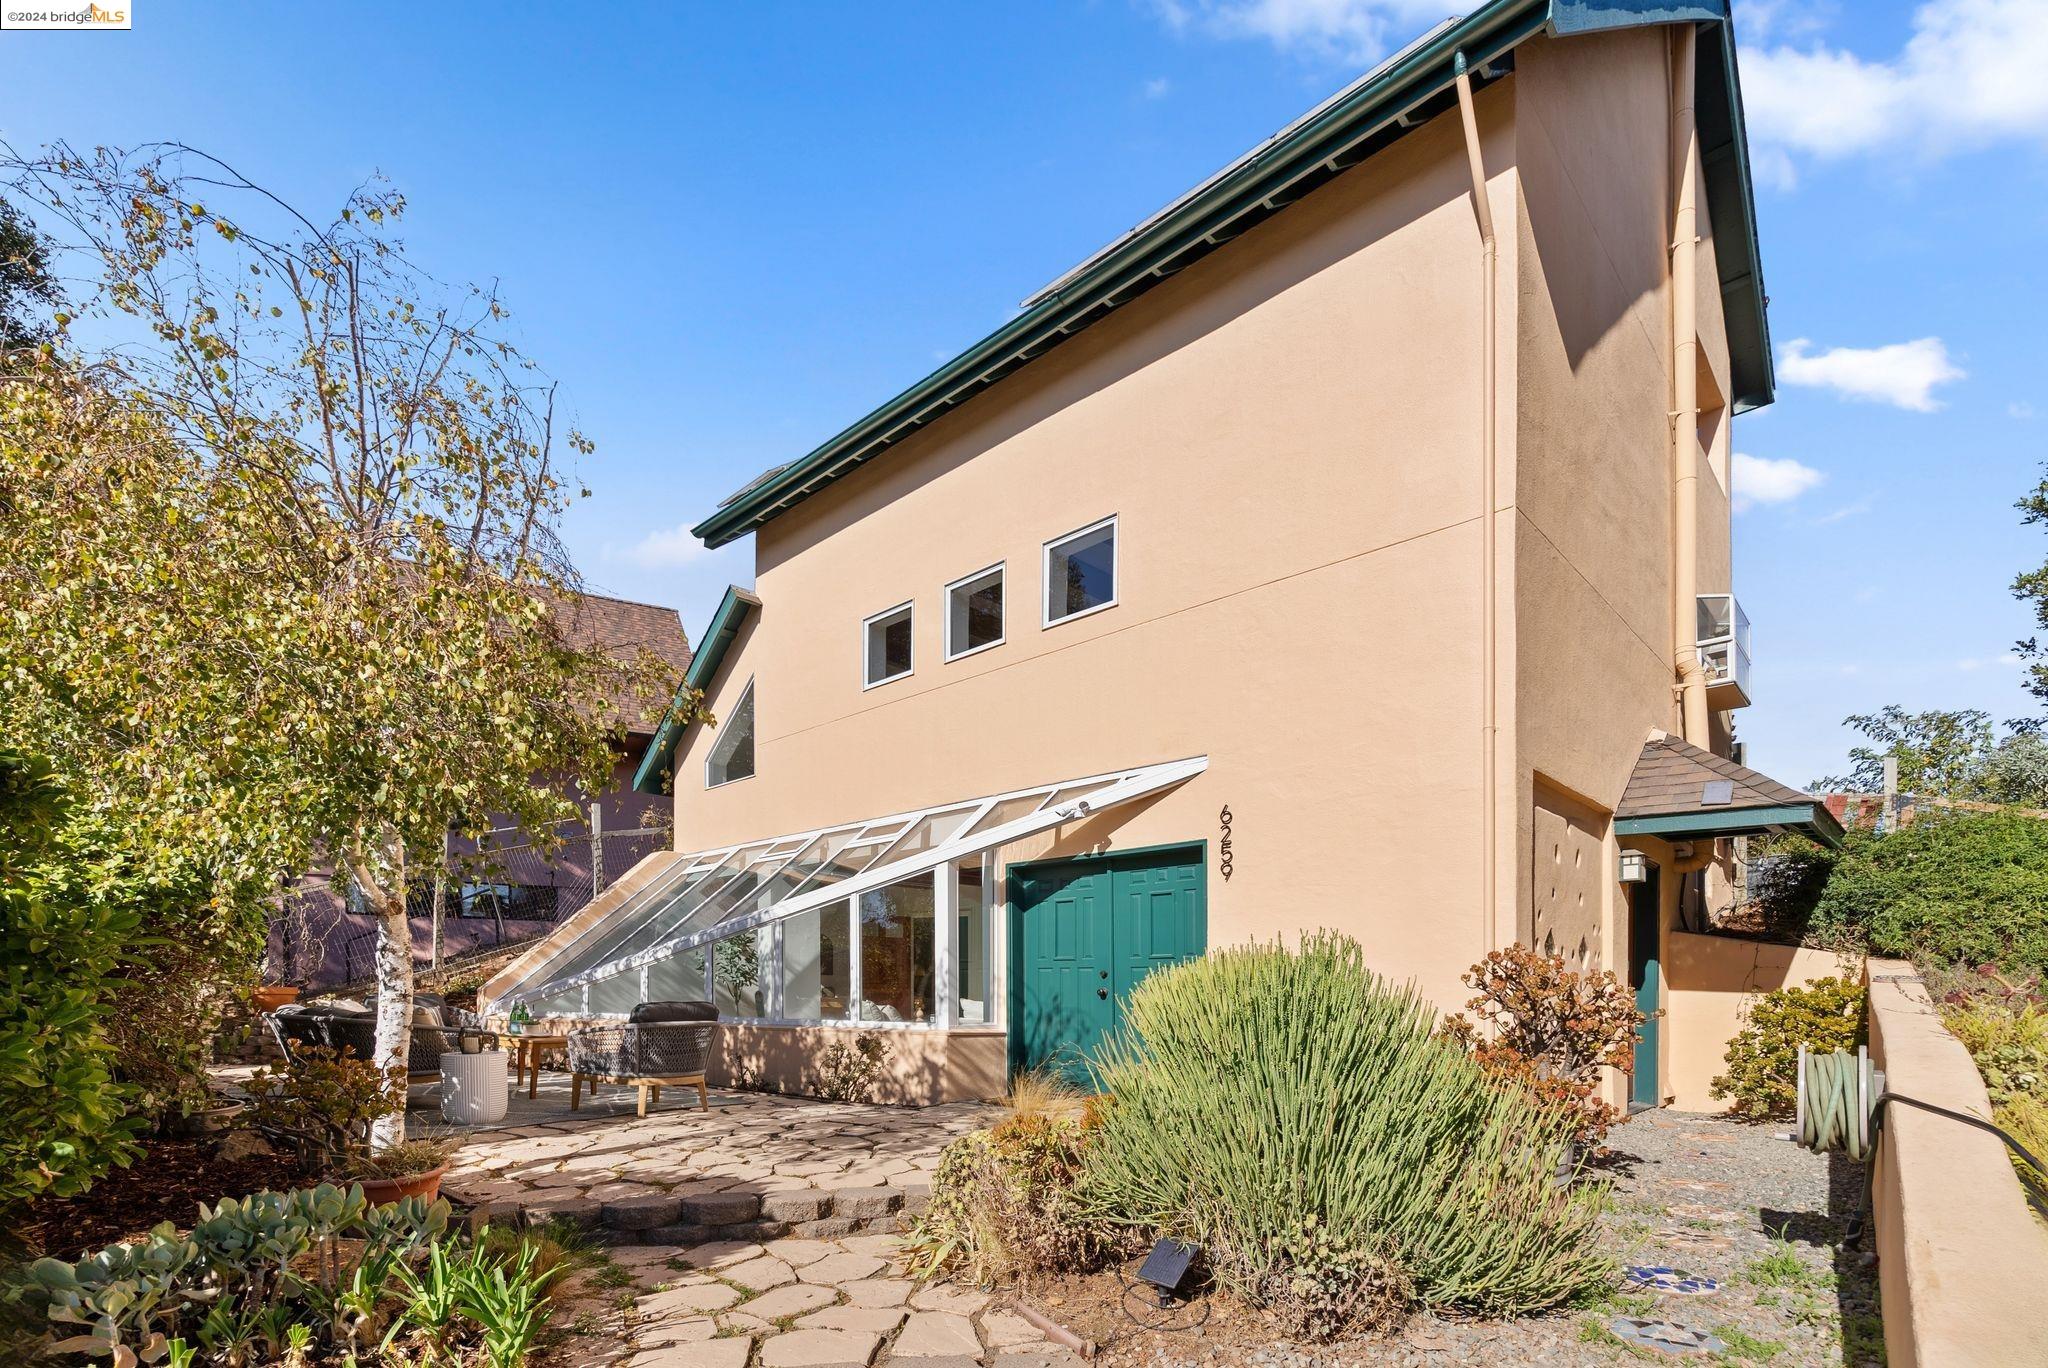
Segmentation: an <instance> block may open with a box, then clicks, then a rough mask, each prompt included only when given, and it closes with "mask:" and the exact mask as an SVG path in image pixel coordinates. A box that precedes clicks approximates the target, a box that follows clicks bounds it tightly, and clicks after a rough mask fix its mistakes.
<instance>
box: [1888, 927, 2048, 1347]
mask: <svg viewBox="0 0 2048 1368" xmlns="http://www.w3.org/2000/svg"><path fill="white" fill-rule="evenodd" d="M1869 983H1870V1053H1871V1057H1872V1059H1873V1060H1874V1061H1875V1062H1876V1064H1877V1067H1878V1068H1880V1069H1882V1070H1884V1071H1885V1087H1886V1089H1887V1090H1888V1091H1891V1092H1894V1093H1901V1094H1904V1095H1905V1096H1908V1097H1913V1098H1918V1099H1919V1100H1921V1101H1923V1102H1928V1103H1932V1104H1933V1105H1935V1106H1938V1107H1946V1108H1948V1109H1949V1110H1951V1111H1959V1112H1963V1113H1965V1114H1967V1115H1971V1116H1980V1117H1985V1118H1987V1119H1988V1118H1989V1117H1990V1115H1991V1100H1990V1098H1989V1097H1988V1096H1986V1095H1985V1092H1984V1082H1983V1079H1982V1078H1981V1077H1980V1076H1979V1075H1978V1073H1977V1068H1976V1066H1975V1065H1974V1064H1973V1063H1971V1061H1970V1056H1969V1052H1968V1051H1966V1050H1965V1049H1964V1048H1963V1046H1962V1043H1961V1042H1960V1041H1958V1040H1957V1039H1956V1038H1955V1037H1954V1036H1952V1035H1950V1034H1949V1033H1948V1031H1947V1030H1946V1029H1944V1028H1943V1026H1942V1024H1941V1017H1940V1015H1939V1014H1938V1013H1937V1012H1936V1011H1935V1008H1934V1004H1933V1002H1931V1001H1930V1000H1929V998H1928V996H1927V990H1926V989H1925V988H1924V987H1922V986H1921V984H1920V981H1919V978H1918V976H1917V975H1916V974H1915V973H1914V970H1913V966H1912V965H1911V964H1908V963H1906V962H1905V961H1903V960H1881V959H1873V960H1871V961H1870V964H1869ZM1871 1219H1872V1224H1873V1227H1874V1229H1875V1232H1876V1245H1877V1254H1878V1265H1877V1267H1878V1283H1879V1291H1880V1293H1881V1294H1882V1295H1881V1301H1882V1304H1883V1307H1884V1344H1885V1351H1886V1356H1887V1358H1888V1359H1889V1361H1890V1363H1891V1365H1892V1368H1951V1366H1953V1368H1963V1366H1964V1365H1969V1368H2022V1366H2023V1365H2026V1366H2028V1368H2031V1366H2032V1365H2038V1364H2042V1363H2048V1302H2044V1301H2043V1300H2042V1298H2041V1297H2040V1296H2039V1289H2040V1288H2042V1287H2043V1286H2048V1230H2044V1228H2043V1227H2042V1225H2041V1223H2040V1222H2039V1221H2037V1220H2036V1219H2035V1218H2034V1215H2033V1213H2032V1212H2031V1211H2029V1210H2028V1208H2027V1204H2026V1199H2025V1197H2024V1196H2022V1194H2021V1192H2020V1185H2019V1180H2018V1178H2016V1177H2015V1176H2014V1174H2013V1169H2012V1164H2011V1162H2010V1161H2009V1160H2008V1159H2007V1158H2006V1154H2005V1146H2004V1145H2003V1144H2002V1143H2001V1142H2000V1141H1999V1140H1998V1138H1997V1137H1996V1136H1993V1135H1991V1134H1989V1133H1988V1132H1985V1131H1981V1130H1978V1129H1976V1128H1975V1127H1973V1126H1968V1125H1965V1124H1963V1123H1961V1122H1958V1121H1954V1120H1950V1119H1948V1118H1946V1117H1942V1116H1936V1115H1933V1114H1931V1113H1929V1112H1924V1111H1921V1110H1919V1109H1918V1108H1915V1107H1909V1106H1904V1105H1901V1104H1898V1103H1894V1104H1892V1105H1891V1106H1889V1107H1887V1108H1886V1112H1885V1119H1884V1136H1883V1140H1882V1142H1881V1143H1880V1144H1879V1146H1878V1155H1877V1173H1876V1176H1875V1180H1874V1187H1873V1191H1872V1218H1871Z"/></svg>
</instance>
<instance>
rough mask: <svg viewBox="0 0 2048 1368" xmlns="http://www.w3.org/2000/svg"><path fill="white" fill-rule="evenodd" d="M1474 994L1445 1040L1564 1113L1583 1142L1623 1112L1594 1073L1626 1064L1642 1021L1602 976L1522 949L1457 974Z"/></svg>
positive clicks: (1621, 990) (1629, 999)
mask: <svg viewBox="0 0 2048 1368" xmlns="http://www.w3.org/2000/svg"><path fill="white" fill-rule="evenodd" d="M1464 980H1465V984H1466V986H1467V987H1469V988H1473V989H1476V990H1477V995H1476V996H1475V997H1473V998H1472V1000H1471V1001H1470V1002H1468V1003H1466V1004H1465V1009H1466V1010H1467V1011H1469V1012H1471V1013H1472V1015H1473V1016H1474V1017H1477V1018H1478V1020H1477V1022H1476V1023H1475V1022H1473V1021H1470V1020H1467V1019H1466V1018H1465V1017H1463V1016H1453V1017H1450V1018H1448V1019H1447V1020H1446V1021H1445V1022H1444V1033H1445V1034H1446V1035H1448V1036H1450V1037H1451V1038H1452V1039H1454V1040H1458V1041H1461V1042H1463V1043H1464V1045H1465V1046H1466V1047H1467V1048H1469V1049H1470V1050H1471V1051H1472V1056H1473V1058H1475V1059H1477V1060H1478V1061H1479V1062H1480V1063H1481V1064H1482V1065H1484V1066H1485V1067H1486V1069H1487V1070H1488V1071H1489V1072H1490V1073H1493V1074H1495V1075H1497V1076H1499V1077H1502V1078H1506V1079H1510V1080H1513V1081H1514V1082H1516V1083H1517V1084H1519V1085H1521V1086H1522V1087H1525V1088H1527V1089H1528V1090H1529V1091H1530V1092H1531V1093H1533V1094H1534V1095H1535V1096H1536V1097H1537V1099H1538V1100H1540V1101H1541V1102H1542V1103H1543V1104H1544V1105H1546V1106H1551V1107H1555V1108H1557V1109H1559V1110H1561V1111H1563V1112H1566V1113H1568V1114H1569V1115H1570V1116H1571V1117H1572V1118H1573V1119H1574V1121H1575V1123H1576V1128H1577V1133H1578V1138H1579V1140H1580V1141H1581V1142H1582V1143H1585V1144H1589V1145H1597V1144H1598V1143H1600V1141H1601V1140H1602V1139H1604V1138H1606V1135H1607V1130H1608V1128H1609V1127H1610V1126H1612V1125H1613V1124H1614V1123H1615V1122H1616V1121H1617V1120H1619V1119H1620V1117H1621V1113H1620V1112H1619V1111H1617V1110H1616V1109H1615V1108H1614V1107H1612V1106H1609V1105H1608V1104H1607V1103H1606V1102H1605V1101H1603V1100H1601V1098H1600V1095H1599V1094H1600V1070H1601V1069H1603V1068H1609V1069H1625V1068H1627V1067H1629V1065H1630V1064H1631V1063H1632V1062H1633V1058H1632V1057H1633V1052H1634V1050H1635V1044H1636V1035H1637V1032H1638V1031H1639V1030H1640V1029H1641V1028H1642V1024H1643V1014H1642V1012H1641V1011H1640V1010H1638V1009H1637V1007H1636V1004H1635V1000H1634V996H1633V995H1632V994H1631V993H1630V991H1629V989H1628V987H1627V986H1626V985H1625V984H1623V983H1622V982H1621V980H1619V979H1617V978H1616V977H1615V976H1614V975H1613V974H1611V973H1609V972H1607V971H1606V970H1594V971H1592V972H1590V973H1581V972H1579V971H1577V970H1574V969H1572V968H1571V967H1569V966H1568V965H1567V964H1566V963H1565V962H1564V960H1562V959H1560V958H1559V957H1558V956H1556V955H1543V954H1538V953H1537V952H1536V951H1534V950H1531V949H1529V948H1528V947H1527V946H1525V945H1519V944H1517V945H1510V946H1508V947H1507V948H1506V949H1504V950H1496V951H1494V952H1493V953H1492V954H1490V955H1488V956H1487V957H1486V958H1485V959H1483V960H1481V961H1480V962H1479V963H1477V964H1475V965H1473V966H1472V967H1471V968H1470V969H1468V970H1466V971H1465V974H1464Z"/></svg>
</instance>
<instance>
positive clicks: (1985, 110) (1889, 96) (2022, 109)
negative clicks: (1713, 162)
mask: <svg viewBox="0 0 2048 1368" xmlns="http://www.w3.org/2000/svg"><path fill="white" fill-rule="evenodd" d="M1781 10H1782V5H1781V4H1779V3H1767V4H1766V5H1765V6H1763V7H1762V8H1761V9H1759V8H1758V7H1757V6H1756V5H1755V4H1751V5H1748V6H1745V7H1744V9H1743V11H1742V12H1741V13H1740V14H1739V15H1738V23H1739V22H1740V21H1741V20H1742V19H1747V18H1753V17H1761V18H1762V19H1763V20H1764V22H1763V24H1762V26H1761V29H1762V33H1769V34H1771V35H1772V36H1774V37H1775V36H1779V35H1781V34H1782V35H1784V36H1787V37H1793V38H1798V37H1799V34H1798V32H1797V30H1796V29H1787V27H1786V25H1785V24H1784V22H1783V15H1782V14H1781ZM1758 36H1761V34H1759V35H1758ZM2044 69H2048V5H2044V4H2042V3H2041V0H1926V3H1924V4H1922V5H1921V6H1920V8H1919V9H1917V10H1915V11H1914V13H1913V35H1912V37H1911V38H1909V39H1908V40H1907V41H1906V44H1905V46H1904V47H1903V48H1901V49H1900V50H1899V51H1898V52H1897V53H1896V54H1894V55H1893V56H1891V57H1889V58H1885V59H1882V60H1872V59H1868V58H1865V57H1862V56H1859V55H1858V54H1856V53H1853V52H1849V51H1847V50H1845V49H1842V48H1833V47H1829V46H1828V45H1827V44H1826V43H1824V42H1806V43H1805V45H1804V46H1798V47H1795V46H1792V45H1790V44H1782V43H1781V44H1780V45H1779V46H1775V47H1761V46H1759V47H1754V48H1751V49H1749V50H1747V51H1745V52H1744V53H1743V56H1742V102H1743V107H1744V111H1745V113H1746V115H1747V119H1748V124H1749V136H1750V140H1751V142H1752V144H1753V145H1754V146H1755V147H1756V148H1758V149H1759V151H1760V155H1759V161H1760V162H1763V163H1764V164H1765V166H1766V168H1767V169H1768V170H1769V172H1770V177H1771V179H1772V180H1774V181H1777V182H1779V183H1783V181H1784V174H1783V170H1782V168H1781V167H1780V165H1779V164H1778V163H1777V162H1776V161H1774V160H1771V159H1774V158H1780V157H1783V156H1784V155H1785V154H1786V153H1788V152H1789V153H1798V154H1801V155H1805V156H1812V157H1817V158H1823V159H1825V158H1840V157H1850V156H1860V155H1865V154H1880V155H1883V156H1886V157H1899V156H1901V155H1903V156H1905V157H1909V158H1910V157H1920V158H1927V157H1939V156H1942V155H1945V154H1947V153H1950V152H1954V151H1959V150H1966V149H1969V148H1975V147H1984V146H1988V145H1990V144H1993V143H1997V142H2003V141H2009V140H2020V141H2035V142H2041V143H2048V81H2044V80H2042V79H2041V72H2042V71H2043V70H2044Z"/></svg>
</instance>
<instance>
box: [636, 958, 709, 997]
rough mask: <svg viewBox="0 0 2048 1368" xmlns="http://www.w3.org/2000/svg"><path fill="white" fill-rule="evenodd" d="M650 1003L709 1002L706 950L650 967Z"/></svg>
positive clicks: (648, 981) (659, 962) (648, 974)
mask: <svg viewBox="0 0 2048 1368" xmlns="http://www.w3.org/2000/svg"><path fill="white" fill-rule="evenodd" d="M647 1000H648V1001H649V1002H709V1001H711V994H710V993H709V992H708V991H706V989H705V986H704V947H703V946H698V947H697V948H696V949H695V950H685V951H683V953H682V954H680V955H677V956H676V957H675V958H673V959H665V960H656V961H655V962H654V963H652V964H650V965H648V966H647Z"/></svg>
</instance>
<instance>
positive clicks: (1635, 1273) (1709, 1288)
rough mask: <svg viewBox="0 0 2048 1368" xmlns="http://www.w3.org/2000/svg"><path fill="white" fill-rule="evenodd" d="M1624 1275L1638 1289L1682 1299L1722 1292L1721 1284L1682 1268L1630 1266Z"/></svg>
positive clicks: (1624, 1271) (1656, 1265)
mask: <svg viewBox="0 0 2048 1368" xmlns="http://www.w3.org/2000/svg"><path fill="white" fill-rule="evenodd" d="M1622 1274H1623V1276H1625V1277H1626V1278H1627V1279H1628V1280H1629V1281H1630V1282H1631V1283H1634V1284H1635V1285H1636V1286H1637V1287H1641V1288H1647V1289H1648V1290H1649V1291H1652V1292H1670V1293H1673V1294H1675V1295H1677V1296H1681V1297H1706V1296H1711V1295H1713V1294H1714V1293H1716V1292H1719V1291H1720V1290H1721V1284H1720V1283H1718V1282H1716V1281H1715V1280H1714V1279H1712V1278H1702V1277H1696V1276H1694V1275H1693V1274H1691V1273H1688V1272H1686V1271H1685V1270H1684V1269H1682V1268H1667V1267H1665V1266H1664V1265H1662V1264H1630V1265H1629V1266H1628V1267H1627V1268H1624V1269H1623V1270H1622Z"/></svg>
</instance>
